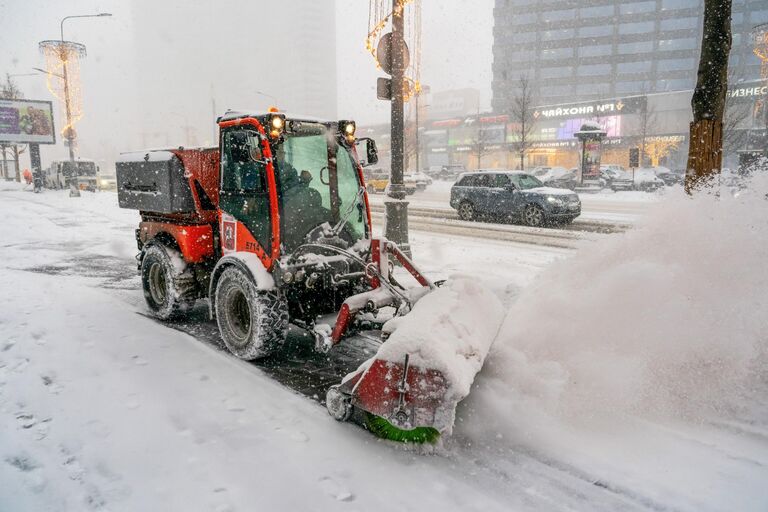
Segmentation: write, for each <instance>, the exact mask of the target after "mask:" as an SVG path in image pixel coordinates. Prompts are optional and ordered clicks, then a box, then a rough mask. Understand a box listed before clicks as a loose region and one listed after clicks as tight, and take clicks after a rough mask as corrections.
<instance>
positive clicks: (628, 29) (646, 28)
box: [619, 21, 654, 35]
mask: <svg viewBox="0 0 768 512" xmlns="http://www.w3.org/2000/svg"><path fill="white" fill-rule="evenodd" d="M653 30H654V23H653V22H652V21H643V22H641V23H622V24H621V25H619V34H622V35H626V34H644V33H646V32H653Z"/></svg>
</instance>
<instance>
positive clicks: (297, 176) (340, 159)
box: [219, 112, 376, 268]
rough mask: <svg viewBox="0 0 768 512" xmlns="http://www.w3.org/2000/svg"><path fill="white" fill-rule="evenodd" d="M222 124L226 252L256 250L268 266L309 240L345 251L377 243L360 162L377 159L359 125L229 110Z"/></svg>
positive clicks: (220, 120) (221, 190)
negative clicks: (359, 146)
mask: <svg viewBox="0 0 768 512" xmlns="http://www.w3.org/2000/svg"><path fill="white" fill-rule="evenodd" d="M219 126H220V127H221V134H220V147H221V150H220V153H221V186H220V200H219V209H220V211H221V218H222V220H221V222H222V230H221V232H222V233H223V235H224V236H223V237H222V247H223V252H224V253H227V252H229V251H236V250H247V251H250V252H255V253H256V254H257V255H258V256H259V258H260V259H261V260H262V262H263V263H264V264H265V266H266V267H267V268H271V267H272V265H273V264H274V262H275V261H277V260H279V259H280V258H281V257H284V256H288V255H291V254H293V253H294V251H296V249H298V248H299V247H300V246H302V245H303V244H305V243H307V242H313V241H317V240H318V239H320V238H326V239H328V238H332V239H333V240H334V243H335V244H337V245H340V246H342V247H344V248H346V247H350V246H352V245H354V244H355V243H356V242H357V241H359V240H361V239H364V238H370V229H371V226H370V215H369V211H368V204H367V197H366V195H365V188H364V183H363V177H362V172H361V164H368V163H373V161H375V160H376V149H375V145H374V144H373V141H372V140H369V139H364V140H362V141H361V143H363V144H365V146H366V151H365V159H363V160H362V161H361V160H360V159H359V158H358V155H357V150H356V143H358V142H359V141H357V140H356V139H355V124H354V122H352V121H339V122H321V121H317V120H312V119H303V118H302V119H298V118H286V116H285V115H284V114H282V113H277V112H270V113H267V114H261V115H251V114H245V113H235V112H228V113H227V114H226V115H224V116H222V117H221V118H220V119H219Z"/></svg>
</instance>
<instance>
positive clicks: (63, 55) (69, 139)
mask: <svg viewBox="0 0 768 512" xmlns="http://www.w3.org/2000/svg"><path fill="white" fill-rule="evenodd" d="M104 16H112V14H110V13H108V12H102V13H99V14H77V15H74V16H65V17H64V18H62V19H61V23H60V24H59V29H60V35H61V38H60V39H59V40H60V41H61V44H60V45H59V50H60V52H61V53H60V58H61V63H62V67H63V76H62V79H63V80H64V110H65V114H66V116H67V133H65V134H64V136H65V137H66V138H67V143H68V145H69V161H70V162H74V161H75V148H74V139H75V129H74V126H72V109H71V107H70V98H69V77H68V76H67V53H66V51H65V46H64V22H65V21H67V20H70V19H73V18H102V17H104Z"/></svg>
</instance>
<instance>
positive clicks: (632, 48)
mask: <svg viewBox="0 0 768 512" xmlns="http://www.w3.org/2000/svg"><path fill="white" fill-rule="evenodd" d="M651 51H653V41H640V42H637V43H621V44H619V53H621V54H624V55H631V54H635V53H646V52H651Z"/></svg>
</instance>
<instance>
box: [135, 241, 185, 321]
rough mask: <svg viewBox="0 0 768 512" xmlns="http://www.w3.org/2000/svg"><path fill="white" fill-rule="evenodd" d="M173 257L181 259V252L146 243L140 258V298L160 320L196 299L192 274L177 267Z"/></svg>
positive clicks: (171, 315) (176, 259) (180, 310)
mask: <svg viewBox="0 0 768 512" xmlns="http://www.w3.org/2000/svg"><path fill="white" fill-rule="evenodd" d="M174 260H175V261H183V260H182V258H181V254H180V253H179V252H178V251H177V250H175V249H171V248H170V247H166V246H164V245H162V244H159V243H153V244H150V245H149V246H147V247H146V248H145V249H144V254H143V255H142V258H141V284H142V287H143V288H144V298H145V299H146V301H147V306H149V309H150V311H152V314H153V315H155V316H156V317H158V318H160V319H162V320H167V319H169V318H171V317H173V316H175V315H177V314H178V313H180V312H182V311H184V310H187V309H189V308H190V307H192V305H194V303H195V299H197V281H196V280H195V276H194V274H193V273H192V272H189V271H185V270H178V269H177V267H176V265H175V264H174Z"/></svg>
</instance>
